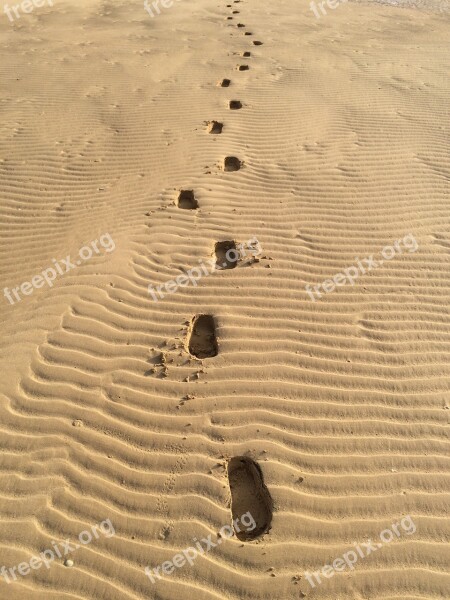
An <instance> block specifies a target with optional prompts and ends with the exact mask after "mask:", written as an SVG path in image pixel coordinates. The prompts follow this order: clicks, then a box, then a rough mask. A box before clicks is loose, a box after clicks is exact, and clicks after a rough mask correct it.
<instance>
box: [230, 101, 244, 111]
mask: <svg viewBox="0 0 450 600" xmlns="http://www.w3.org/2000/svg"><path fill="white" fill-rule="evenodd" d="M240 108H242V102H241V101H240V100H230V110H239V109H240Z"/></svg>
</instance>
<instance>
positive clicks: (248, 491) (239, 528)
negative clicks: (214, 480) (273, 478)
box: [228, 456, 273, 541]
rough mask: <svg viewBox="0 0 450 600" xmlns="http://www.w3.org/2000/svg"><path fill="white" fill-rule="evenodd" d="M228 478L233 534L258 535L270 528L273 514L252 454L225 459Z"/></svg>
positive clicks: (248, 537) (247, 537) (241, 537)
mask: <svg viewBox="0 0 450 600" xmlns="http://www.w3.org/2000/svg"><path fill="white" fill-rule="evenodd" d="M228 482H229V485H230V493H231V513H232V517H233V527H234V531H235V534H236V537H237V538H238V539H239V540H241V541H251V540H254V539H256V538H258V537H260V536H261V535H263V534H264V533H266V532H267V531H268V529H269V528H270V524H271V522H272V514H273V502H272V498H271V496H270V493H269V490H268V489H267V487H266V486H265V484H264V479H263V474H262V471H261V468H260V467H259V465H258V464H257V463H256V462H255V461H254V460H252V459H251V458H247V457H246V456H235V457H234V458H232V459H231V460H230V461H229V463H228ZM250 516H251V519H250ZM243 517H245V518H246V519H245V521H244V518H243ZM247 517H248V518H247Z"/></svg>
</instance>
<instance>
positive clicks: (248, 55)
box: [242, 52, 252, 58]
mask: <svg viewBox="0 0 450 600" xmlns="http://www.w3.org/2000/svg"><path fill="white" fill-rule="evenodd" d="M251 55H252V53H251V52H243V53H242V56H244V57H245V58H250V56H251Z"/></svg>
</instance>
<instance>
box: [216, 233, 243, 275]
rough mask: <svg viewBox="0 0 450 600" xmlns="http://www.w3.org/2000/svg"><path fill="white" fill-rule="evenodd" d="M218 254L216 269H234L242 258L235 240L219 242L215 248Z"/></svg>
mask: <svg viewBox="0 0 450 600" xmlns="http://www.w3.org/2000/svg"><path fill="white" fill-rule="evenodd" d="M215 253H216V261H217V262H216V269H218V270H225V269H234V268H235V267H236V266H237V263H238V261H239V258H240V254H239V252H238V250H237V248H236V242H234V241H233V240H225V241H223V242H217V243H216V247H215Z"/></svg>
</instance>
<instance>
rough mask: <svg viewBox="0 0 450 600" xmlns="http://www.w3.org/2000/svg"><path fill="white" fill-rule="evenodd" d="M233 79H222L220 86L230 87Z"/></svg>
mask: <svg viewBox="0 0 450 600" xmlns="http://www.w3.org/2000/svg"><path fill="white" fill-rule="evenodd" d="M230 83H231V80H230V79H222V80H221V81H219V83H218V84H217V85H218V86H219V87H230Z"/></svg>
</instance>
